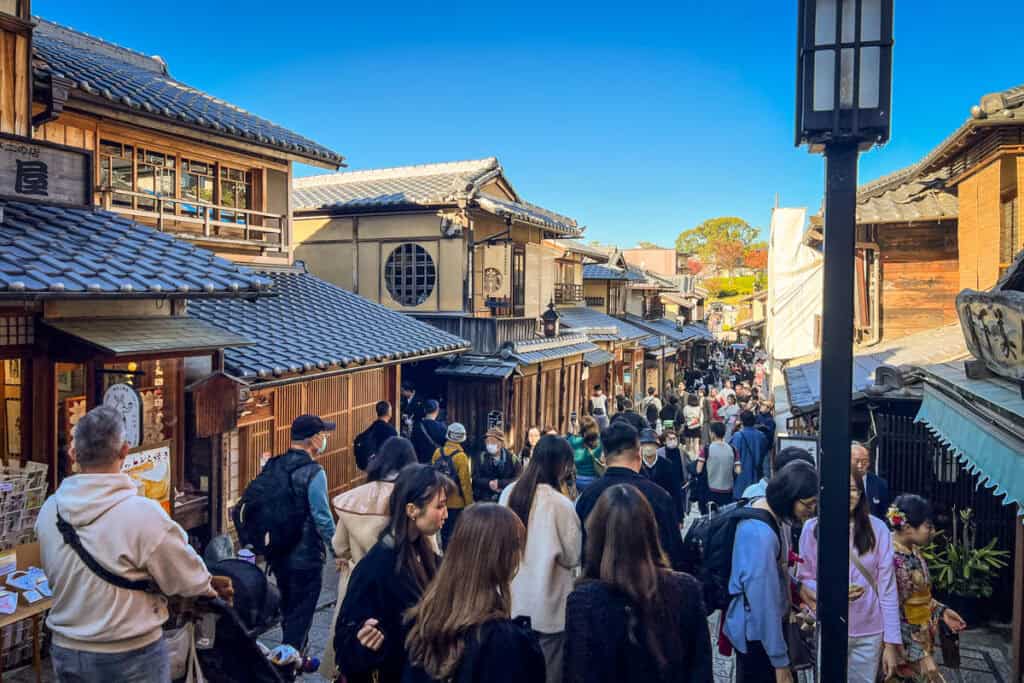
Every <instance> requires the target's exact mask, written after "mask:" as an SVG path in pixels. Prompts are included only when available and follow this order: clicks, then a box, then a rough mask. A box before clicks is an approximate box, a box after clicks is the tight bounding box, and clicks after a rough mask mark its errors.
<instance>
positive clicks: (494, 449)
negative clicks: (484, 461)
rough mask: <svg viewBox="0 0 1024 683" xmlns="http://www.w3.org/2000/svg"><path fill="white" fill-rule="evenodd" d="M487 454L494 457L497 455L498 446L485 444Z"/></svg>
mask: <svg viewBox="0 0 1024 683" xmlns="http://www.w3.org/2000/svg"><path fill="white" fill-rule="evenodd" d="M487 452H488V453H490V454H491V455H496V454H497V453H498V444H496V443H489V444H487Z"/></svg>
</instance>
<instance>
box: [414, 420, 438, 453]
mask: <svg viewBox="0 0 1024 683" xmlns="http://www.w3.org/2000/svg"><path fill="white" fill-rule="evenodd" d="M419 425H420V430H421V431H422V432H423V435H424V436H426V437H427V439H428V440H429V441H430V443H432V444H433V445H434V448H440V447H441V446H438V445H437V442H436V441H434V437H432V436H431V435H430V432H429V431H427V425H425V424H423V420H420V421H419Z"/></svg>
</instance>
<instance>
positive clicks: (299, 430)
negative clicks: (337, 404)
mask: <svg viewBox="0 0 1024 683" xmlns="http://www.w3.org/2000/svg"><path fill="white" fill-rule="evenodd" d="M337 428H338V425H336V424H335V423H333V422H327V421H325V420H321V419H320V416H319V415H299V416H298V417H297V418H295V419H294V420H292V441H305V440H306V439H308V438H310V437H312V436H316V435H317V434H319V433H320V432H333V431H334V430H335V429H337Z"/></svg>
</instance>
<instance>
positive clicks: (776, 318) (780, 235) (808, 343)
mask: <svg viewBox="0 0 1024 683" xmlns="http://www.w3.org/2000/svg"><path fill="white" fill-rule="evenodd" d="M806 218H807V209H773V210H772V225H771V237H770V238H769V242H768V321H767V323H766V329H765V336H766V338H767V340H768V352H769V354H770V355H771V357H772V358H773V359H774V360H775V361H779V362H781V361H786V360H790V359H792V358H798V357H800V356H806V355H807V354H811V353H814V352H815V351H816V350H817V349H815V348H814V333H815V330H814V326H815V316H819V315H821V306H822V304H821V302H822V288H823V282H824V281H823V267H824V259H823V258H822V255H821V254H820V253H819V252H818V251H816V250H815V249H812V248H811V247H808V246H806V245H805V244H804V243H803V236H804V222H805V220H806Z"/></svg>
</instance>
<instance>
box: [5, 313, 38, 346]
mask: <svg viewBox="0 0 1024 683" xmlns="http://www.w3.org/2000/svg"><path fill="white" fill-rule="evenodd" d="M34 337H35V329H34V324H33V320H32V318H31V317H30V316H27V315H3V314H0V346H29V345H31V344H32V343H33V342H34V341H35V339H34Z"/></svg>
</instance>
